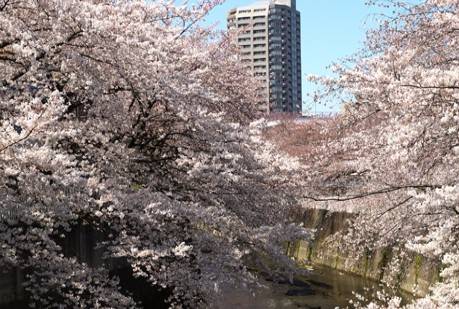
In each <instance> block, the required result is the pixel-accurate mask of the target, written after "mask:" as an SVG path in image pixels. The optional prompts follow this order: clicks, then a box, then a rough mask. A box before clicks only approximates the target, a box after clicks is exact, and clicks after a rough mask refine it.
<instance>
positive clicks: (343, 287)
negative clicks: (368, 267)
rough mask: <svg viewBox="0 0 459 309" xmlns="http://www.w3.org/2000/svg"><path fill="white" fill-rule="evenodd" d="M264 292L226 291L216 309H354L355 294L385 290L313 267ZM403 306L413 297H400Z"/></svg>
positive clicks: (270, 285) (370, 295) (369, 294)
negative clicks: (351, 302)
mask: <svg viewBox="0 0 459 309" xmlns="http://www.w3.org/2000/svg"><path fill="white" fill-rule="evenodd" d="M263 284H264V285H265V286H266V287H265V288H261V287H260V288H258V289H257V290H256V291H255V292H254V294H251V293H249V292H248V291H247V290H244V289H238V290H231V291H225V292H224V293H223V296H222V298H221V299H220V300H219V301H218V303H217V304H216V305H215V307H216V309H239V308H240V309H271V308H272V309H277V308H279V309H298V308H306V309H308V308H310V309H312V308H314V309H334V308H337V307H338V308H353V306H352V305H350V303H349V301H350V300H355V299H356V298H355V295H354V292H356V293H359V294H361V295H364V296H366V297H367V298H368V299H370V300H371V299H374V297H375V296H374V294H375V292H377V291H381V290H383V289H384V288H383V287H382V286H380V285H379V284H377V283H376V282H374V281H371V280H367V279H364V278H362V277H359V276H355V275H352V274H348V273H343V272H340V271H337V270H334V269H331V268H327V267H314V268H313V269H312V270H311V272H310V273H309V274H307V275H304V276H300V277H295V279H294V280H293V284H291V283H287V282H286V283H283V284H279V283H273V282H269V281H264V282H263ZM397 296H400V297H402V299H403V302H407V301H410V300H411V297H410V295H408V294H406V293H404V294H398V295H397Z"/></svg>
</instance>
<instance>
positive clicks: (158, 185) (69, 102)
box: [0, 0, 307, 308]
mask: <svg viewBox="0 0 459 309" xmlns="http://www.w3.org/2000/svg"><path fill="white" fill-rule="evenodd" d="M220 2H221V1H219V0H212V1H211V0H200V1H197V2H196V3H194V4H193V5H187V4H186V3H185V4H183V5H175V4H174V1H166V0H164V1H163V0H157V1H149V2H147V3H144V2H143V1H134V0H119V1H111V0H110V1H109V0H86V1H73V0H51V1H49V0H47V1H44V0H43V1H42V0H14V1H10V0H0V72H1V73H2V74H1V76H0V132H1V133H0V196H1V198H0V219H1V220H0V246H1V248H2V250H1V251H0V265H1V268H2V269H5V268H13V267H16V268H22V269H24V271H25V273H26V283H25V287H26V290H27V291H28V294H29V298H30V303H31V304H32V305H35V306H37V307H39V308H57V307H59V308H60V306H61V307H75V308H76V307H78V308H135V307H142V304H141V302H140V301H141V299H138V298H137V297H136V295H135V293H134V292H133V291H129V290H126V289H123V288H121V287H122V286H123V282H121V281H122V280H123V278H121V276H119V275H116V273H115V274H114V273H113V269H112V268H110V265H112V264H113V263H114V264H115V265H123V267H124V268H126V269H128V270H129V272H130V273H131V274H132V280H134V279H135V280H143V281H142V282H144V283H145V284H146V285H147V286H149V287H150V288H151V289H153V290H154V291H157V292H158V293H159V294H158V295H161V297H159V299H158V302H160V301H163V302H164V304H165V305H167V306H175V307H192V308H196V307H200V306H205V305H208V304H210V303H211V302H212V299H213V297H214V295H215V294H216V292H218V287H219V285H221V284H222V283H223V282H230V283H231V282H240V281H241V280H246V281H248V282H250V281H251V280H252V279H253V278H252V275H251V274H250V273H249V272H247V269H246V267H245V265H244V263H243V259H244V258H245V257H246V256H247V255H248V254H250V253H252V252H260V253H263V254H266V253H267V254H269V255H270V256H272V257H273V258H275V259H277V260H278V261H279V263H280V264H278V265H286V266H288V264H286V259H285V257H284V256H283V254H282V253H283V250H282V246H283V244H284V242H285V241H287V240H289V239H292V238H294V237H306V236H307V234H306V233H305V231H303V230H302V229H301V228H299V227H296V226H295V225H291V224H288V222H290V218H291V216H292V215H293V214H294V213H295V211H296V207H297V199H296V198H295V193H296V192H297V191H295V187H294V185H293V183H292V182H291V181H290V179H291V178H293V177H294V175H293V173H294V171H295V169H296V168H298V163H297V162H296V161H295V160H293V159H289V158H287V157H283V156H281V155H279V154H277V152H276V149H275V148H274V146H272V145H270V144H267V143H265V142H264V141H262V140H261V138H260V126H261V125H262V123H261V122H256V123H252V124H251V125H249V123H250V122H252V121H253V120H254V119H255V118H256V117H257V110H259V108H258V106H256V102H257V99H256V92H255V90H256V88H257V87H258V85H257V83H256V81H254V80H253V78H252V77H251V76H249V73H247V72H246V71H245V70H244V68H243V67H242V66H241V65H240V64H239V62H238V61H237V57H236V56H235V55H236V53H235V51H236V46H234V45H233V44H232V43H231V42H232V41H231V40H229V39H228V38H226V37H224V36H223V37H221V36H218V35H217V34H216V33H215V32H214V31H213V30H212V29H207V28H202V27H200V26H199V20H200V19H201V18H202V17H203V16H204V15H205V14H206V13H207V12H208V11H209V10H210V9H212V8H213V7H214V6H215V5H218V4H219V3H220ZM76 226H88V227H89V228H90V229H92V230H95V231H98V233H100V234H101V235H102V238H103V239H102V240H101V241H100V242H99V243H98V246H99V247H101V248H102V249H103V259H104V260H105V262H104V263H102V264H100V265H88V264H87V263H84V261H81V260H79V259H78V257H76V256H69V255H68V254H67V253H66V252H65V250H63V245H62V243H63V242H64V241H65V239H66V238H68V237H69V235H70V234H71V233H72V231H73V230H74V229H75V227H76ZM282 267H284V266H282Z"/></svg>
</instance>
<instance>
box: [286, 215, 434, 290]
mask: <svg viewBox="0 0 459 309" xmlns="http://www.w3.org/2000/svg"><path fill="white" fill-rule="evenodd" d="M351 218H352V214H349V213H344V212H328V211H327V210H323V209H308V210H306V211H305V213H304V217H303V219H302V221H303V222H304V225H305V227H307V228H313V229H316V237H315V240H314V241H313V242H311V243H308V242H306V241H298V242H296V243H291V244H289V246H288V254H289V255H290V256H291V257H292V258H294V259H295V260H297V261H299V262H300V263H301V262H305V263H312V264H319V265H325V266H328V267H331V268H334V269H338V270H341V271H345V272H349V273H353V274H357V275H360V276H362V277H365V278H368V279H373V280H376V281H384V280H386V281H387V280H390V281H391V283H393V284H395V286H397V287H399V288H400V289H401V290H403V291H406V292H409V293H411V294H413V295H416V296H424V295H425V294H426V293H427V292H428V290H429V287H430V286H431V285H432V284H433V283H435V282H437V281H438V280H439V272H440V264H439V263H438V261H433V260H430V259H427V258H425V257H423V256H421V255H419V254H415V253H413V252H404V253H403V254H400V253H398V252H396V251H393V250H392V249H391V248H381V249H377V250H373V251H370V250H368V249H367V250H365V249H363V250H362V251H363V252H357V253H356V252H352V249H349V248H345V244H344V247H343V244H341V245H339V246H338V245H336V241H335V239H334V237H335V236H336V234H337V233H339V232H344V231H345V229H346V224H347V221H348V219H351ZM356 256H358V258H355V257H356ZM394 259H397V261H400V262H399V267H398V268H395V273H394V267H388V266H389V265H391V263H394V262H395V260H394Z"/></svg>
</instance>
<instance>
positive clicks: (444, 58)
mask: <svg viewBox="0 0 459 309" xmlns="http://www.w3.org/2000/svg"><path fill="white" fill-rule="evenodd" d="M369 2H370V3H372V4H377V5H381V6H382V7H384V8H390V9H391V11H393V12H394V16H391V17H386V18H383V19H382V20H381V24H380V27H379V28H377V29H375V30H373V31H370V32H369V33H368V35H367V42H366V48H365V50H363V51H362V53H359V54H357V55H356V56H355V57H353V58H351V59H349V61H350V62H349V63H344V64H343V65H336V66H334V69H335V71H336V74H337V75H336V76H337V77H336V78H318V77H312V78H311V79H312V80H315V81H317V82H319V83H321V84H322V86H323V87H324V88H323V89H322V90H323V91H322V92H319V93H317V94H316V99H318V100H320V99H322V98H324V97H327V96H332V97H333V96H339V97H342V95H343V94H344V95H345V97H346V98H347V103H345V105H344V108H343V112H342V114H341V115H340V116H339V119H338V121H337V124H336V125H335V126H334V127H333V128H330V130H329V132H328V133H327V134H328V138H327V139H326V143H324V144H325V146H323V148H322V150H321V153H322V157H321V158H320V160H317V162H319V163H320V164H319V163H314V162H312V163H311V164H310V170H311V171H314V170H317V167H318V166H319V167H320V170H319V171H320V172H316V173H315V174H314V177H315V179H316V184H315V185H311V188H317V187H318V186H319V185H320V184H321V183H322V184H325V185H328V186H327V188H328V191H326V190H325V191H324V190H323V191H319V192H318V191H317V189H314V190H315V191H314V190H313V189H311V190H309V192H308V194H307V195H308V196H307V197H308V202H307V204H312V205H315V206H317V204H318V202H320V207H327V208H330V209H333V210H345V211H349V212H355V213H358V214H359V215H360V216H359V218H358V219H356V220H355V222H354V226H355V231H354V233H353V234H352V235H351V236H350V237H349V239H348V241H350V242H353V243H355V244H358V245H361V244H363V243H365V244H368V243H371V244H372V246H373V248H375V247H384V246H390V247H392V246H399V245H402V246H405V248H406V249H409V250H414V251H416V252H419V253H421V254H423V255H425V256H428V257H431V258H434V259H438V260H439V261H440V262H441V263H442V265H443V266H442V267H443V271H442V273H441V277H442V278H441V280H442V282H441V283H438V284H437V285H435V286H434V287H433V289H432V292H431V294H430V295H428V296H426V298H423V299H421V300H418V301H416V302H415V303H414V304H412V305H410V306H408V307H409V308H457V307H459V271H458V267H457V261H458V257H459V199H458V198H459V182H458V179H459V156H458V154H459V152H458V145H459V122H458V120H459V2H458V1H457V0H442V1H430V0H427V1H417V2H413V1H384V0H381V1H379V0H377V1H369ZM314 177H311V179H314ZM317 179H318V180H317ZM394 267H396V266H394ZM386 303H387V300H386ZM399 306H400V302H399V301H396V300H394V301H391V302H389V307H390V308H398V307H399ZM383 307H384V306H383ZM369 308H379V307H377V305H376V304H373V305H370V306H369Z"/></svg>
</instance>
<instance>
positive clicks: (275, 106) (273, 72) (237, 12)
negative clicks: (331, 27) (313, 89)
mask: <svg viewBox="0 0 459 309" xmlns="http://www.w3.org/2000/svg"><path fill="white" fill-rule="evenodd" d="M228 27H229V28H230V29H234V28H238V29H239V30H240V33H239V35H238V38H237V39H238V44H239V47H240V58H241V61H242V62H243V63H245V64H246V65H247V67H248V68H249V69H250V70H252V72H253V74H254V76H255V77H256V78H257V79H259V80H261V81H262V83H263V85H264V86H263V87H262V88H260V89H259V91H260V94H261V95H262V96H263V97H264V98H265V101H266V103H267V104H266V106H267V107H266V109H267V111H269V112H294V113H300V112H301V108H302V103H301V102H302V93H301V37H300V35H301V33H300V13H299V12H298V11H297V10H296V1H295V0H274V1H262V2H258V3H255V4H253V5H250V6H246V7H239V8H235V9H232V10H231V11H230V12H229V14H228Z"/></svg>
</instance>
